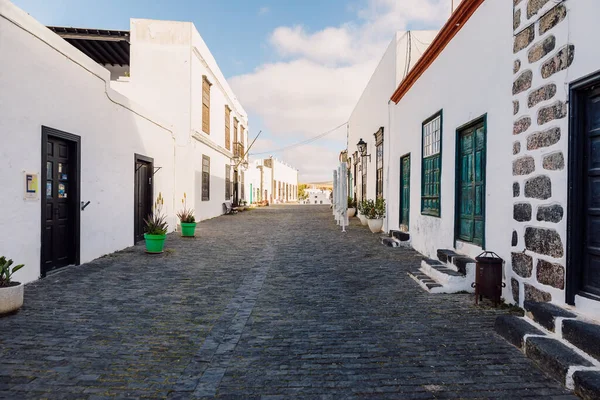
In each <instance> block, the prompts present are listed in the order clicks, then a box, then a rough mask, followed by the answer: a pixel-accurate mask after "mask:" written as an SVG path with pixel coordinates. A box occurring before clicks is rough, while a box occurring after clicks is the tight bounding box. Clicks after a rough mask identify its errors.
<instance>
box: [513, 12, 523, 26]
mask: <svg viewBox="0 0 600 400" xmlns="http://www.w3.org/2000/svg"><path fill="white" fill-rule="evenodd" d="M519 25H521V9H518V10H516V11H515V12H514V13H513V30H515V29H517V28H518V27H519Z"/></svg>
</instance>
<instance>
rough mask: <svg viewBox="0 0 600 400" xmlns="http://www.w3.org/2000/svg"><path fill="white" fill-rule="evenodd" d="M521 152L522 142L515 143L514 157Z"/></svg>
mask: <svg viewBox="0 0 600 400" xmlns="http://www.w3.org/2000/svg"><path fill="white" fill-rule="evenodd" d="M520 152H521V142H514V143H513V155H517V154H519V153H520Z"/></svg>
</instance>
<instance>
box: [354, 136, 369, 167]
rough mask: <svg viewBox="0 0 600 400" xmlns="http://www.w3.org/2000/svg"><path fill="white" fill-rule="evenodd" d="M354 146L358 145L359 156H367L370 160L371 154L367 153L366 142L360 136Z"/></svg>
mask: <svg viewBox="0 0 600 400" xmlns="http://www.w3.org/2000/svg"><path fill="white" fill-rule="evenodd" d="M356 147H358V152H359V153H360V156H361V157H363V158H364V157H369V162H371V155H370V154H367V143H366V142H365V141H364V140H362V138H360V140H359V141H358V143H357V144H356Z"/></svg>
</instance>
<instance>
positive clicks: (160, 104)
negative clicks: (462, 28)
mask: <svg viewBox="0 0 600 400" xmlns="http://www.w3.org/2000/svg"><path fill="white" fill-rule="evenodd" d="M129 35H130V42H131V63H130V65H131V67H130V77H129V78H128V79H123V78H120V79H118V80H116V81H113V82H112V86H113V87H114V88H115V89H116V90H118V91H120V92H122V93H124V94H126V95H127V96H129V97H131V98H132V99H133V100H135V101H138V102H140V103H141V104H143V105H145V106H147V107H148V108H149V109H151V110H155V111H156V112H157V113H158V112H160V113H162V114H163V115H165V117H166V118H167V119H168V120H169V121H171V123H172V124H173V128H174V131H175V138H176V148H175V159H176V176H175V190H176V193H177V194H178V195H179V196H183V193H187V196H188V201H190V202H191V204H192V205H193V206H194V209H195V211H196V218H197V219H199V220H203V219H207V218H213V217H216V216H218V215H221V214H222V212H223V202H224V201H226V200H233V203H234V204H236V203H237V202H238V200H241V199H244V198H245V193H244V184H243V182H244V174H243V173H242V171H241V168H237V169H236V168H235V165H234V166H233V167H232V166H231V159H232V158H233V157H234V156H238V157H243V156H245V154H246V150H245V146H246V143H248V117H247V114H246V112H245V111H244V109H243V108H242V106H241V104H240V103H239V102H238V100H237V98H236V97H235V94H234V93H233V91H232V90H231V88H230V87H229V85H228V83H227V81H226V80H225V77H224V76H223V74H222V73H221V70H220V69H219V67H218V65H217V63H216V61H215V59H214V58H213V56H212V54H211V53H210V50H209V49H208V47H207V46H206V44H205V43H204V41H203V40H202V38H201V37H200V34H199V33H198V31H197V30H196V28H195V27H194V24H193V23H191V22H173V21H156V20H142V19H132V20H131V28H130V32H129Z"/></svg>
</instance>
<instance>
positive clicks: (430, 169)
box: [421, 111, 442, 217]
mask: <svg viewBox="0 0 600 400" xmlns="http://www.w3.org/2000/svg"><path fill="white" fill-rule="evenodd" d="M422 135H423V160H422V161H423V164H422V174H423V175H422V177H421V180H422V184H421V214H423V215H431V216H434V217H439V216H440V181H441V169H442V111H440V112H438V113H437V114H435V115H433V116H432V117H430V118H429V119H427V120H426V121H425V122H423V126H422Z"/></svg>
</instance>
